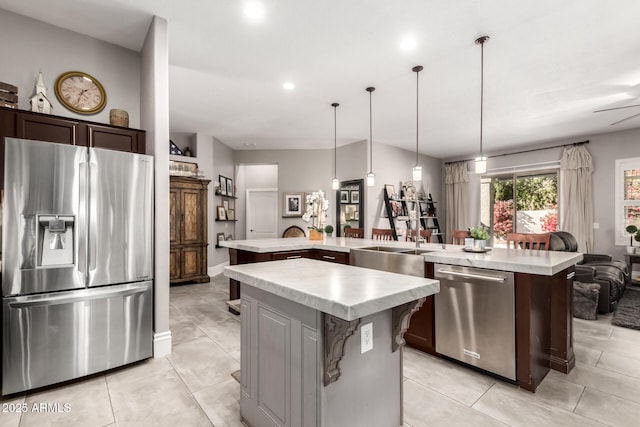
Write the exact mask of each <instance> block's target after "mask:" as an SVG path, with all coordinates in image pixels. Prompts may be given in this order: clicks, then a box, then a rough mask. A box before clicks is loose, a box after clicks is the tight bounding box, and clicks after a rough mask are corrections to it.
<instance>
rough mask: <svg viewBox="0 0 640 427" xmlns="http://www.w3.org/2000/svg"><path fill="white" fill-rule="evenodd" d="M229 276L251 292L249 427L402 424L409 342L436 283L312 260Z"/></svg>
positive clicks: (245, 389) (246, 358) (246, 345)
mask: <svg viewBox="0 0 640 427" xmlns="http://www.w3.org/2000/svg"><path fill="white" fill-rule="evenodd" d="M317 271H322V272H323V274H316V273H315V272H317ZM225 275H226V276H228V277H230V278H233V279H234V280H238V281H241V282H242V286H243V288H242V289H243V291H242V298H241V302H240V307H241V309H240V311H241V327H240V369H241V372H240V378H241V380H240V417H241V420H242V421H243V422H245V423H246V424H247V425H250V426H274V427H275V426H282V427H285V426H288V427H294V426H306V427H314V426H317V427H320V426H323V427H345V426H379V427H397V426H401V425H403V419H402V408H403V400H402V399H403V398H402V388H403V376H402V347H403V345H404V341H403V340H402V334H403V332H404V331H405V330H406V327H407V325H408V322H409V319H410V317H411V315H412V313H414V312H415V311H416V310H417V308H418V307H419V306H420V304H422V302H423V301H424V298H425V297H427V296H429V295H432V294H433V293H434V292H437V290H438V283H437V282H436V281H434V280H430V279H426V278H420V277H408V276H402V275H400V274H395V273H388V272H384V271H376V270H365V269H361V268H358V267H353V266H350V265H342V264H339V263H327V262H322V261H318V260H314V259H304V258H300V259H288V260H279V261H273V262H269V263H264V264H262V265H255V264H246V265H236V266H229V267H225ZM390 283H392V284H393V286H389V284H390Z"/></svg>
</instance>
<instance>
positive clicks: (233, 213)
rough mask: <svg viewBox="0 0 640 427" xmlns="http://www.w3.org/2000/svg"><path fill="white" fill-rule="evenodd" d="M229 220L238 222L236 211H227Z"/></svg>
mask: <svg viewBox="0 0 640 427" xmlns="http://www.w3.org/2000/svg"><path fill="white" fill-rule="evenodd" d="M227 219H228V220H229V221H235V220H236V211H235V209H227Z"/></svg>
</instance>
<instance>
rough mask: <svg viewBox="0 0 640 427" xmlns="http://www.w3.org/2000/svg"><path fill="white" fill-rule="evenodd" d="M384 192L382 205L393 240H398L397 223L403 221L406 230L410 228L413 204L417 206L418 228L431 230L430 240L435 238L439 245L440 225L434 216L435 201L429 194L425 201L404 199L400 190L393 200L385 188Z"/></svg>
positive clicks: (440, 239)
mask: <svg viewBox="0 0 640 427" xmlns="http://www.w3.org/2000/svg"><path fill="white" fill-rule="evenodd" d="M383 192H384V205H385V212H386V216H387V218H388V219H389V226H390V227H391V229H392V230H393V239H394V240H398V234H397V230H396V223H397V221H404V222H405V223H406V225H407V230H408V229H410V228H411V227H412V224H411V223H412V222H413V223H415V220H414V219H412V218H411V214H410V213H411V212H413V211H415V204H416V203H417V204H418V207H419V209H418V211H419V212H418V215H419V217H420V226H421V227H422V229H423V230H427V229H429V230H431V239H432V241H433V238H434V237H435V238H437V239H438V242H439V243H442V242H443V239H442V233H441V232H440V224H439V223H438V217H437V215H436V208H435V203H437V202H435V201H433V200H432V198H431V194H429V197H428V198H426V199H415V198H406V197H405V195H404V190H400V197H399V198H393V196H395V194H389V192H388V190H387V186H385V188H384V189H383Z"/></svg>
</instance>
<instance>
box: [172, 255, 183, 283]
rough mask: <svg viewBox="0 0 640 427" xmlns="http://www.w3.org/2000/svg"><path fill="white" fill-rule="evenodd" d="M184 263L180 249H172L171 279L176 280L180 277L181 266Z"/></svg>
mask: <svg viewBox="0 0 640 427" xmlns="http://www.w3.org/2000/svg"><path fill="white" fill-rule="evenodd" d="M181 264H182V258H181V256H180V249H171V250H170V251H169V280H176V279H179V278H180V275H181V274H182V272H181V271H180V266H181Z"/></svg>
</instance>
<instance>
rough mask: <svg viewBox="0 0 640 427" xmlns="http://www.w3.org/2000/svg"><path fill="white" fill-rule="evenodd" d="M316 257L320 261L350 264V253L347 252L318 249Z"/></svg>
mask: <svg viewBox="0 0 640 427" xmlns="http://www.w3.org/2000/svg"><path fill="white" fill-rule="evenodd" d="M316 259H318V260H320V261H329V262H335V263H338V264H349V254H348V253H346V252H334V251H325V250H322V249H318V250H317V251H316Z"/></svg>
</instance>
